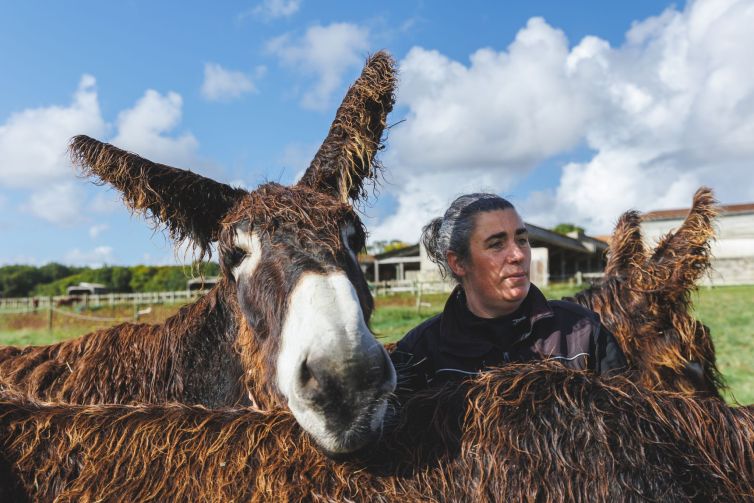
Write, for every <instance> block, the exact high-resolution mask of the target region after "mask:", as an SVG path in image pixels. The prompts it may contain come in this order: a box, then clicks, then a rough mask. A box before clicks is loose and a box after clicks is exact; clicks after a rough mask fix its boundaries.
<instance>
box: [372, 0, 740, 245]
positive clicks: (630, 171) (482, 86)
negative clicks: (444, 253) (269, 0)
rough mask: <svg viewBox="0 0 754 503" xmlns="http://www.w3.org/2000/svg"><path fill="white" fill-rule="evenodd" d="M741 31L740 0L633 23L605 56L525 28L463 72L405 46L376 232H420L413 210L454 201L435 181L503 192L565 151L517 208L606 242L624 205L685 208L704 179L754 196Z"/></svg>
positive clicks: (540, 28)
mask: <svg viewBox="0 0 754 503" xmlns="http://www.w3.org/2000/svg"><path fill="white" fill-rule="evenodd" d="M751 26H754V4H753V3H752V1H750V0H740V1H736V0H705V1H697V2H693V1H692V2H689V3H688V5H687V6H686V8H685V9H684V10H683V11H677V10H675V9H673V8H671V9H668V10H666V11H665V12H664V13H662V14H661V15H659V16H656V17H652V18H649V19H646V20H644V21H641V22H636V23H634V24H633V26H632V27H631V29H630V31H629V32H628V33H627V35H626V39H625V42H624V43H623V44H622V45H621V46H619V47H617V48H613V47H611V46H610V44H609V43H608V42H606V41H604V40H602V39H599V38H597V37H593V36H589V37H585V38H584V39H583V40H581V41H580V42H579V43H578V44H576V45H575V46H573V47H570V48H569V45H568V41H567V40H566V38H565V36H564V35H563V34H562V33H561V32H560V31H558V30H556V29H554V28H553V27H551V26H549V25H548V24H547V23H546V22H545V21H543V20H542V19H538V18H533V19H531V20H530V21H529V22H528V23H527V26H526V27H525V28H523V29H522V30H521V31H520V32H519V33H518V35H517V36H516V38H515V40H514V41H513V42H512V43H511V44H510V46H509V47H508V48H507V49H506V50H504V51H500V52H496V51H494V50H492V49H480V50H478V51H476V52H475V53H473V54H472V55H471V57H470V61H469V64H463V63H460V62H457V61H453V60H451V59H450V58H448V57H447V56H444V55H442V54H440V53H438V52H436V51H428V50H425V49H421V48H414V49H412V50H411V51H409V53H408V55H407V56H406V58H405V59H404V60H403V61H402V62H401V88H400V89H399V104H401V105H403V106H405V107H406V109H407V111H408V112H407V121H406V123H404V124H402V125H401V126H400V127H397V128H395V129H394V130H393V131H392V132H391V137H390V150H389V151H388V153H387V155H386V157H385V164H386V165H387V166H388V167H389V169H390V171H391V174H392V176H393V177H395V178H396V179H397V180H398V181H399V182H400V183H397V184H396V185H397V186H398V187H400V188H399V189H398V190H397V194H396V198H397V199H398V201H399V206H398V210H397V212H396V214H395V215H393V216H391V217H389V218H388V219H386V220H385V222H383V223H382V225H381V227H380V232H383V231H384V232H387V231H392V232H396V233H400V232H403V233H405V234H410V235H418V230H419V224H418V222H416V223H414V222H413V221H414V220H418V217H417V216H416V215H422V218H424V215H423V214H422V213H421V211H420V210H418V209H417V208H416V205H417V204H418V203H414V202H413V201H414V200H416V199H419V198H420V197H430V196H431V197H434V198H437V199H442V200H445V201H446V202H445V204H446V205H447V202H449V201H450V200H451V199H452V197H451V196H452V195H455V194H457V193H458V192H459V188H458V187H457V184H456V185H453V184H452V183H445V182H443V180H444V179H455V180H456V181H458V180H469V179H474V178H478V177H479V176H480V174H484V176H485V177H486V178H487V179H491V180H494V182H495V183H494V189H493V190H494V191H495V192H498V193H504V192H508V191H510V190H511V189H512V188H514V184H515V183H517V182H518V181H520V180H521V179H523V178H524V177H525V176H527V175H528V174H529V173H530V172H531V169H532V168H533V167H534V166H536V165H537V164H539V163H541V162H542V161H544V160H546V159H548V158H551V157H552V156H554V155H557V154H563V153H566V152H568V151H570V150H571V149H573V148H574V147H577V146H586V147H588V148H589V149H590V151H593V155H592V156H591V159H588V160H586V161H582V162H571V163H569V164H567V165H565V166H563V170H562V175H561V178H560V181H559V185H558V187H556V188H554V189H552V190H546V191H540V192H537V193H534V194H532V195H531V196H530V197H529V199H528V200H527V201H525V202H524V203H522V204H521V208H522V213H523V214H524V218H525V219H526V220H527V221H530V222H532V223H539V224H542V225H550V224H555V223H557V222H563V221H571V222H574V223H578V224H580V225H585V226H586V227H587V228H588V229H589V230H590V231H592V232H606V231H609V230H610V229H611V227H612V225H613V224H614V222H615V220H616V219H617V217H618V215H619V214H620V213H621V212H622V211H624V210H626V209H628V208H630V207H635V208H637V209H640V210H650V209H658V208H667V207H679V206H688V204H689V203H690V200H691V195H692V194H693V191H694V190H695V189H696V188H697V186H698V185H700V184H702V183H704V184H709V185H710V186H712V187H713V189H715V190H716V192H717V194H718V197H719V198H720V199H721V200H723V201H747V200H752V199H754V184H751V183H748V181H749V180H751V175H750V170H751V163H752V160H754V142H752V141H751V138H754V66H752V64H751V56H750V54H749V50H748V48H749V47H752V46H754V31H752V30H751V29H750V27H751ZM743 181H745V183H742V182H743ZM427 193H429V194H427ZM440 209H444V207H443V208H440ZM430 216H436V213H433V214H432V215H429V214H427V220H428V217H430ZM391 222H395V225H392V226H391V225H389V224H390V223H391ZM401 222H405V223H406V225H405V226H401V225H400V223H401ZM409 223H411V226H413V227H414V228H412V229H411V230H410V231H409V230H408V229H407V228H405V227H408V224H409ZM422 223H426V220H424V221H423V222H422ZM376 234H377V232H375V235H376ZM405 234H401V235H398V234H396V236H395V237H404V236H405ZM380 237H384V238H390V237H394V236H390V235H382V236H380ZM404 238H405V237H404Z"/></svg>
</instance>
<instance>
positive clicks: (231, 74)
mask: <svg viewBox="0 0 754 503" xmlns="http://www.w3.org/2000/svg"><path fill="white" fill-rule="evenodd" d="M254 92H257V88H256V86H255V85H254V82H252V80H251V78H250V77H249V76H248V75H246V74H245V73H243V72H239V71H235V70H226V69H225V68H223V67H222V66H220V65H219V64H217V63H205V65H204V82H203V83H202V96H204V97H205V98H206V99H208V100H210V101H231V100H233V99H236V98H238V97H240V96H242V95H244V94H246V93H254Z"/></svg>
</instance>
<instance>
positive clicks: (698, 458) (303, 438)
mask: <svg viewBox="0 0 754 503" xmlns="http://www.w3.org/2000/svg"><path fill="white" fill-rule="evenodd" d="M399 414H400V418H399V421H398V423H397V425H396V426H395V427H394V428H393V429H392V430H391V431H389V432H387V433H386V434H385V436H384V437H383V439H381V441H380V442H379V443H378V445H377V446H375V447H373V448H372V447H370V448H369V449H368V452H362V453H358V454H356V455H355V456H352V457H351V458H349V459H348V460H341V461H340V462H335V461H333V460H331V459H328V458H326V457H324V456H322V455H321V454H320V453H319V452H318V451H317V449H315V448H314V446H313V445H312V443H311V442H310V440H309V437H308V436H307V435H306V434H305V433H303V432H302V430H301V429H300V428H299V427H298V425H297V424H296V422H295V420H294V418H293V417H292V416H291V415H290V413H289V412H288V411H286V410H279V409H278V410H272V411H266V412H262V411H257V410H243V409H239V410H214V411H212V410H207V409H204V408H201V407H196V406H193V407H191V406H184V405H178V404H173V405H144V406H123V405H98V406H71V405H69V406H64V405H53V404H40V403H36V402H34V401H32V400H27V399H24V398H20V397H19V396H18V394H17V393H15V392H6V393H5V394H4V395H3V396H0V446H1V447H0V452H2V453H3V456H4V459H3V462H4V465H3V466H0V471H2V473H0V476H2V477H3V480H2V481H3V482H5V484H4V486H3V487H5V488H6V497H9V498H10V497H14V498H17V499H23V498H28V499H30V500H38V501H51V500H53V499H54V500H55V501H59V502H64V501H197V502H199V501H223V502H224V501H396V502H406V501H436V502H440V501H542V502H562V501H674V502H675V501H705V502H707V501H710V502H712V501H725V502H732V501H751V500H752V498H754V463H752V461H753V460H754V414H752V412H751V411H749V410H746V409H743V408H738V409H731V408H728V407H727V406H726V405H725V404H724V403H722V402H721V401H719V400H714V399H694V398H692V397H689V396H687V395H683V394H678V393H669V392H661V391H651V390H646V389H644V388H640V387H637V386H636V385H635V384H634V383H633V382H631V380H630V379H628V378H626V377H624V376H616V377H611V378H599V377H596V376H593V375H590V374H588V373H584V372H578V371H573V370H569V369H565V368H563V367H562V366H560V365H557V364H548V363H539V364H528V365H524V364H521V365H509V366H506V367H504V368H500V369H495V370H491V371H488V372H486V373H483V374H482V375H481V376H480V377H479V378H476V379H474V380H469V381H467V382H464V383H461V384H453V385H448V386H447V387H445V388H442V389H439V390H429V391H423V392H421V393H418V394H416V395H415V396H413V397H411V398H409V399H408V400H407V402H406V403H405V405H404V406H403V407H402V408H401V409H400V411H399ZM14 491H15V492H14Z"/></svg>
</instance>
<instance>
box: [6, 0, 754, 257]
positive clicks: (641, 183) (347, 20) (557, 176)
mask: <svg viewBox="0 0 754 503" xmlns="http://www.w3.org/2000/svg"><path fill="white" fill-rule="evenodd" d="M460 5H461V4H459V3H458V2H440V1H426V0H401V1H398V0H395V1H393V0H386V1H382V2H348V3H346V2H322V1H320V2H314V1H312V0H260V1H250V2H219V1H218V2H212V3H210V2H198V1H183V2H177V1H176V2H169V1H162V2H147V1H141V0H124V1H121V2H102V1H96V2H95V1H72V2H58V1H52V0H47V1H37V2H21V1H6V2H2V3H0V47H2V52H1V53H0V54H2V56H0V75H2V77H1V78H0V265H2V264H14V263H25V264H37V265H41V264H44V263H47V262H49V261H57V262H62V263H66V264H72V265H93V266H96V265H101V264H122V265H133V264H138V263H147V264H170V263H176V261H178V262H180V261H184V260H190V254H188V253H187V252H186V250H187V247H186V246H185V243H184V244H183V245H179V246H177V247H174V246H173V244H172V243H171V242H169V241H168V240H167V238H166V237H164V236H163V234H162V233H160V232H154V231H153V230H152V229H150V227H149V226H148V225H147V223H146V222H145V221H144V220H143V219H142V218H141V217H139V216H132V215H131V214H129V212H128V211H127V210H126V209H125V207H124V206H123V205H122V203H121V202H120V201H119V197H118V194H117V193H116V192H114V191H113V190H111V189H108V188H107V187H102V186H96V185H94V184H92V183H91V182H90V181H88V180H85V179H82V178H80V177H77V175H76V173H75V171H74V170H73V168H72V167H71V164H70V161H69V160H68V157H67V155H66V147H67V144H68V141H69V139H70V138H71V137H72V136H74V135H77V134H88V135H90V136H93V137H95V138H97V139H100V140H102V141H106V142H109V143H112V144H114V145H116V146H118V147H121V148H124V149H127V150H130V151H132V152H136V153H138V154H140V155H141V156H143V157H146V158H148V159H151V160H153V161H156V162H161V163H165V164H170V165H173V166H176V167H181V168H185V169H191V170H192V171H195V172H198V173H201V174H203V175H205V176H209V177H211V178H213V179H216V180H218V181H221V182H224V183H228V184H232V185H235V186H241V187H244V188H247V189H249V190H250V189H253V188H254V187H256V186H257V185H259V184H260V183H264V182H266V181H276V182H280V183H285V184H291V183H295V181H296V180H297V178H298V177H299V176H300V175H301V173H302V172H303V170H304V169H305V168H306V167H307V166H308V164H309V162H310V160H311V158H312V156H313V155H314V153H315V151H316V149H317V147H318V146H319V144H320V143H321V141H322V140H323V139H324V137H325V135H326V134H327V130H328V128H329V126H330V123H331V121H332V118H333V117H334V114H335V110H336V108H337V106H338V104H339V103H340V100H341V99H342V97H343V95H344V94H345V91H346V89H347V88H348V86H349V85H350V84H351V83H352V82H353V81H354V80H355V79H356V78H357V77H358V75H359V73H360V71H361V68H362V66H363V64H364V61H365V59H366V57H367V56H368V55H369V54H372V53H374V52H376V51H378V50H381V49H385V50H388V51H389V52H390V53H391V54H392V55H393V56H394V57H395V58H396V60H397V62H398V64H399V72H400V73H399V89H398V94H397V103H396V107H395V110H394V111H393V113H392V114H391V115H390V117H389V118H388V122H389V124H390V125H391V127H390V128H389V130H388V132H387V135H386V149H385V150H384V151H383V152H382V154H381V160H382V163H383V164H384V166H385V168H386V169H385V172H384V179H383V180H382V182H381V184H380V186H379V190H378V195H377V197H376V198H372V199H370V201H369V202H368V204H367V205H366V206H365V207H364V209H363V214H362V216H363V218H364V220H365V223H366V224H367V227H368V229H369V232H370V240H372V241H375V240H382V239H400V240H403V241H407V242H416V241H417V240H418V236H419V232H420V229H421V227H422V225H424V224H425V223H427V222H428V221H429V220H430V219H431V218H433V217H436V216H439V215H441V214H442V212H443V211H444V210H445V209H446V208H447V206H448V205H449V203H450V202H451V201H452V200H453V199H454V198H455V197H457V196H458V195H460V194H462V193H465V192H470V191H487V192H495V193H498V194H500V195H502V196H504V197H506V198H508V199H509V200H511V202H513V204H514V205H516V207H517V208H518V209H519V212H520V213H521V214H522V216H523V218H524V220H526V221H527V222H529V223H532V224H535V225H539V226H543V227H552V226H554V225H556V224H557V223H561V222H569V223H574V224H577V225H580V226H582V227H584V228H585V229H586V230H587V232H588V233H591V234H606V233H609V232H611V230H612V227H613V225H614V223H615V221H616V220H617V218H618V216H619V215H620V214H621V213H622V212H623V211H626V210H628V209H638V210H640V211H650V210H656V209H666V208H680V207H688V206H689V204H690V201H691V196H692V194H693V193H694V191H695V190H696V188H698V187H699V186H700V185H708V186H710V187H712V189H713V190H714V191H715V194H716V196H717V198H718V199H719V200H720V201H721V202H722V203H731V204H732V203H744V202H754V183H752V181H753V178H754V177H753V176H752V169H753V168H754V162H753V161H754V51H752V50H751V48H752V47H754V30H752V29H751V27H752V26H754V0H702V1H688V2H685V3H684V2H676V3H671V2H665V1H662V0H655V1H647V0H634V1H632V2H609V3H605V2H604V1H597V0H594V1H592V0H574V1H570V2H562V1H529V2H512V1H501V2H481V1H474V0H468V1H466V2H464V3H463V8H461V7H460ZM608 5H609V8H607V7H606V6H608Z"/></svg>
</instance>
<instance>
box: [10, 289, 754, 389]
mask: <svg viewBox="0 0 754 503" xmlns="http://www.w3.org/2000/svg"><path fill="white" fill-rule="evenodd" d="M578 290H579V288H578V287H575V286H567V285H554V286H552V287H550V288H547V289H544V290H543V291H544V293H545V295H546V296H547V297H548V298H551V299H559V298H561V297H563V296H567V295H571V294H573V293H575V292H576V291H578ZM446 297H447V296H446V295H445V294H431V295H425V296H423V297H422V305H421V306H420V308H419V309H417V306H416V298H415V297H413V296H412V295H410V294H398V295H393V296H388V297H378V298H377V299H376V307H377V309H376V310H375V313H374V315H373V316H372V322H371V325H372V329H373V330H374V332H375V334H377V336H378V337H379V339H380V340H382V341H383V342H391V341H395V340H398V339H400V338H401V337H403V335H405V334H406V332H408V331H409V330H411V329H412V328H413V327H415V326H416V325H418V324H419V323H421V322H422V321H424V320H425V319H427V318H429V317H430V316H433V315H435V314H437V313H439V312H441V311H442V309H443V306H444V305H445V299H446ZM694 304H695V305H696V313H697V317H698V318H699V319H700V320H702V321H703V322H704V323H705V324H706V325H707V326H709V327H710V330H711V331H712V338H713V341H714V343H715V349H716V353H717V364H718V368H719V369H720V371H721V372H722V374H723V376H724V378H725V380H726V382H727V384H728V385H729V387H730V390H729V392H728V393H727V394H726V397H727V398H728V400H729V401H731V402H734V401H737V402H738V403H742V404H754V368H752V364H754V286H731V287H717V288H701V289H700V290H699V292H698V294H697V295H695V297H694ZM177 308H178V306H152V312H151V313H149V314H148V315H145V316H142V317H141V319H140V321H143V322H146V323H159V322H161V321H163V320H164V319H165V318H167V317H168V316H170V315H171V314H173V313H174V312H175V311H176V310H177ZM81 314H87V315H93V316H100V317H117V318H122V319H128V318H131V317H132V316H133V307H130V306H123V307H118V308H114V309H113V308H100V309H98V310H87V311H85V312H82V313H81ZM53 324H54V330H53V332H52V333H49V332H48V331H47V329H46V327H47V313H46V312H40V313H36V314H24V315H2V314H0V344H10V345H17V346H23V345H29V344H50V343H53V342H57V341H60V340H64V339H69V338H72V337H77V336H79V335H81V334H85V333H88V332H90V331H92V330H95V329H97V328H104V327H106V326H108V323H104V322H101V323H97V322H91V321H87V320H79V319H76V318H71V317H65V316H61V315H57V314H56V315H55V318H54V319H53Z"/></svg>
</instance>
